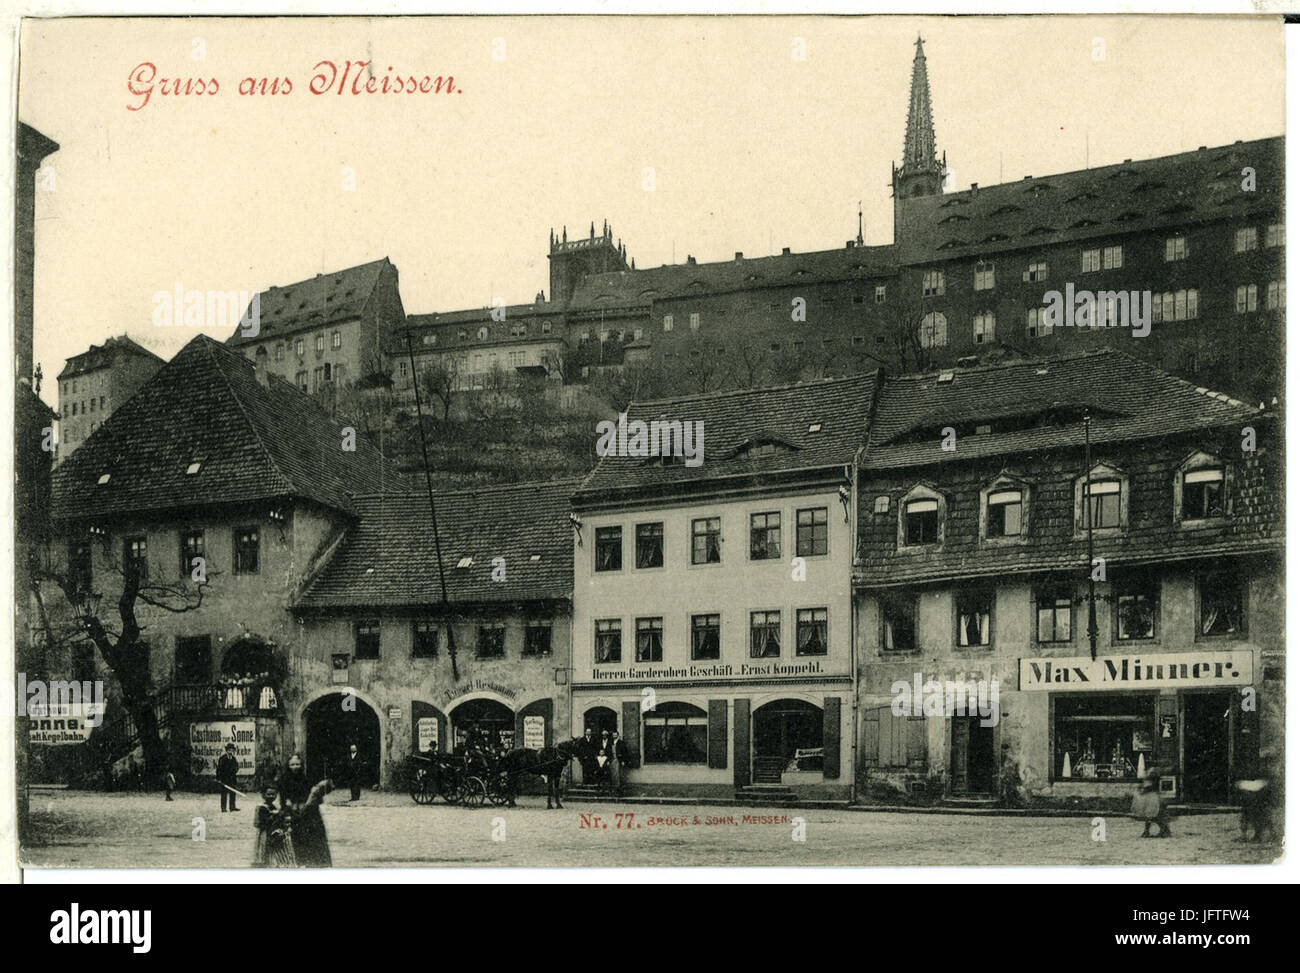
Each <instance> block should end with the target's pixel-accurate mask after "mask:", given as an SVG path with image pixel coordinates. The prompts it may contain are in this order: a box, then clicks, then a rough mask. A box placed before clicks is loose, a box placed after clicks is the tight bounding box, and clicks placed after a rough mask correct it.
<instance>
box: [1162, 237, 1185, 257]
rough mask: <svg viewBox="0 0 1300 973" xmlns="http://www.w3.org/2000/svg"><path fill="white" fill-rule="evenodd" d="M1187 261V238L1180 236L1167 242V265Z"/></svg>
mask: <svg viewBox="0 0 1300 973" xmlns="http://www.w3.org/2000/svg"><path fill="white" fill-rule="evenodd" d="M1186 259H1187V237H1185V236H1183V235H1181V234H1179V235H1178V236H1171V237H1169V238H1168V239H1166V240H1165V263H1173V262H1174V261H1176V260H1186Z"/></svg>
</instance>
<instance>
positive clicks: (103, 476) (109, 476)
mask: <svg viewBox="0 0 1300 973" xmlns="http://www.w3.org/2000/svg"><path fill="white" fill-rule="evenodd" d="M112 478H113V474H112V473H101V474H100V476H99V479H98V480H96V481H95V482H96V483H97V484H98V485H99V486H103V485H104V484H106V483H107V482H108V481H109V480H111V479H112Z"/></svg>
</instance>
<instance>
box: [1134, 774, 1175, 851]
mask: <svg viewBox="0 0 1300 973" xmlns="http://www.w3.org/2000/svg"><path fill="white" fill-rule="evenodd" d="M1131 813H1132V815H1133V817H1135V818H1138V819H1139V820H1141V821H1142V837H1143V838H1150V837H1153V836H1152V834H1151V825H1152V824H1155V826H1156V827H1158V828H1159V829H1160V831H1159V833H1157V834H1156V835H1154V837H1156V838H1169V837H1172V834H1171V832H1170V830H1169V818H1168V817H1167V816H1166V814H1165V805H1164V802H1163V801H1161V800H1160V771H1159V770H1157V769H1156V768H1154V767H1152V768H1151V769H1150V770H1149V771H1147V776H1146V779H1145V780H1143V781H1142V786H1141V787H1140V788H1139V789H1138V792H1137V793H1136V794H1134V795H1133V807H1132V809H1131Z"/></svg>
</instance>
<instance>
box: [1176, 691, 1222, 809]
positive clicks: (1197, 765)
mask: <svg viewBox="0 0 1300 973" xmlns="http://www.w3.org/2000/svg"><path fill="white" fill-rule="evenodd" d="M1182 699H1183V792H1184V795H1185V796H1186V798H1187V800H1189V801H1201V802H1215V803H1218V802H1227V801H1229V800H1231V799H1232V747H1231V744H1230V743H1229V740H1230V739H1231V730H1232V717H1233V694H1232V693H1231V692H1218V693H1183V696H1182Z"/></svg>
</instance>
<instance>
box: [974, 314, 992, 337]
mask: <svg viewBox="0 0 1300 973" xmlns="http://www.w3.org/2000/svg"><path fill="white" fill-rule="evenodd" d="M996 330H997V318H996V317H994V314H993V312H992V311H982V312H981V313H979V314H977V315H975V326H974V335H973V336H974V339H975V344H977V345H984V344H988V343H989V342H990V341H992V340H993V335H994V333H995V331H996Z"/></svg>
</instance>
